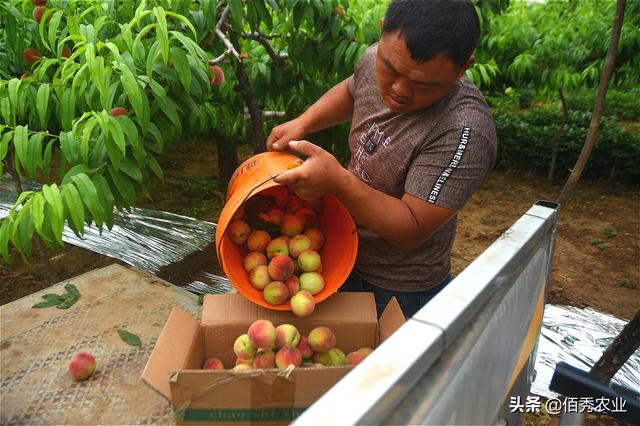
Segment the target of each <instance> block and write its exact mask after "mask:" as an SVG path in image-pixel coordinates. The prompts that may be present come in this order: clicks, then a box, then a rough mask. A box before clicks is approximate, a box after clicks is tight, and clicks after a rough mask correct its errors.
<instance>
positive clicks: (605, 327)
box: [531, 304, 640, 398]
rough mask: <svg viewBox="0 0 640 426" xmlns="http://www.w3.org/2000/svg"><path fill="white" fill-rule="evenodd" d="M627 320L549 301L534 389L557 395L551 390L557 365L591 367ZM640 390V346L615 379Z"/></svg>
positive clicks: (532, 391) (537, 391)
mask: <svg viewBox="0 0 640 426" xmlns="http://www.w3.org/2000/svg"><path fill="white" fill-rule="evenodd" d="M625 324H626V321H623V320H620V319H618V318H616V317H613V316H611V315H607V314H603V313H601V312H598V311H595V310H593V309H590V308H585V309H583V308H576V307H573V306H562V305H552V304H547V305H546V306H545V310H544V318H543V320H542V331H541V334H540V341H539V342H538V352H537V355H536V365H535V369H536V378H535V381H534V382H533V383H532V385H531V393H532V394H535V395H540V396H544V397H547V398H553V397H557V396H558V395H557V394H556V393H555V392H552V391H550V390H549V384H550V383H551V377H552V376H553V371H554V369H555V366H556V364H557V363H558V362H560V361H565V362H567V363H569V364H571V365H573V366H575V367H577V368H580V369H582V370H585V371H588V370H589V369H590V368H591V366H592V365H593V364H595V362H596V361H597V360H598V359H600V356H601V355H602V353H603V352H604V351H605V349H606V348H607V347H608V346H609V344H611V342H612V341H613V339H614V338H615V337H616V336H617V335H618V334H619V333H620V331H621V330H622V328H623V327H624V326H625ZM612 381H613V382H614V383H617V384H619V385H622V386H626V387H628V388H630V389H632V390H635V391H636V392H640V349H639V350H637V351H636V352H635V353H634V354H633V355H632V356H631V357H630V358H629V360H628V361H627V362H626V363H625V365H624V366H623V367H622V368H621V369H620V370H619V371H618V372H617V373H616V375H615V376H614V378H613V380H612Z"/></svg>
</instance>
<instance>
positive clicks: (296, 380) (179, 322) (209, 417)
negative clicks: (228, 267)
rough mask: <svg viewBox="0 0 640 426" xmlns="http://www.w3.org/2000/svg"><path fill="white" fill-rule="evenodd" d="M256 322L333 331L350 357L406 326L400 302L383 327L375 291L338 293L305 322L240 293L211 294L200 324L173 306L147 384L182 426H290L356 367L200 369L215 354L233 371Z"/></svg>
mask: <svg viewBox="0 0 640 426" xmlns="http://www.w3.org/2000/svg"><path fill="white" fill-rule="evenodd" d="M258 319H268V320H270V321H271V322H273V324H274V325H276V326H277V325H279V324H284V323H288V324H294V325H295V326H296V327H297V328H298V330H299V331H300V333H301V334H303V335H307V334H308V333H309V332H310V331H311V330H312V329H313V328H314V327H318V326H327V327H329V328H331V329H332V330H333V332H334V334H335V335H336V347H338V348H340V349H341V350H343V351H344V352H345V354H347V353H349V352H351V351H355V350H357V349H359V348H361V347H365V346H368V347H373V348H375V347H376V346H378V344H379V343H380V342H382V341H384V339H386V338H387V337H388V336H389V335H390V334H391V333H393V332H394V331H395V330H396V329H397V328H398V327H400V326H401V325H402V324H403V323H404V317H403V315H402V311H401V310H400V306H399V305H398V302H397V301H396V300H395V299H392V300H391V302H390V303H389V305H388V306H387V308H386V309H385V311H384V313H383V314H382V316H381V318H380V321H379V322H378V320H377V318H376V308H375V302H374V298H373V294H372V293H336V294H335V295H333V296H332V297H331V298H329V299H327V300H326V301H324V302H322V303H320V304H318V305H317V306H316V310H315V312H314V313H313V315H311V316H310V317H306V318H300V317H297V316H295V315H293V314H292V313H291V312H289V311H276V310H271V309H265V308H262V307H260V306H258V305H255V304H253V303H251V302H250V301H248V300H246V299H245V298H244V297H242V296H241V295H239V294H224V295H207V296H206V297H205V298H204V305H203V307H202V319H201V321H197V320H196V319H194V318H193V317H191V315H189V314H188V313H186V312H184V311H183V310H182V309H180V308H174V309H173V311H172V312H171V314H170V316H169V319H168V320H167V322H166V324H165V326H164V328H163V330H162V332H161V334H160V337H159V338H158V341H157V343H156V346H155V348H154V350H153V353H152V354H151V357H150V358H149V360H148V361H147V365H146V367H145V369H144V372H143V374H142V378H143V380H144V381H145V382H146V383H147V384H149V385H150V386H151V387H153V388H154V389H156V390H157V391H158V392H160V393H161V394H162V395H164V396H165V397H166V398H167V399H168V400H169V401H170V402H171V404H172V405H173V406H174V409H175V410H177V413H176V422H177V423H178V424H203V423H209V424H211V423H215V424H224V423H229V424H238V423H244V424H261V425H263V424H283V423H285V424H286V423H289V422H290V421H291V420H293V419H295V418H296V417H297V416H298V415H299V414H300V413H302V411H304V409H305V408H307V407H309V406H310V405H311V404H313V402H314V401H315V400H317V399H318V398H319V397H320V396H321V395H322V394H323V393H324V392H326V391H327V390H328V389H329V388H330V387H331V386H333V385H334V384H335V383H336V382H337V381H338V380H340V378H342V377H343V376H345V375H346V374H347V373H348V372H349V371H350V370H351V369H352V368H353V367H349V366H344V367H323V368H315V367H300V368H295V369H293V370H292V371H286V370H278V369H264V370H241V371H233V370H215V371H212V370H206V371H205V370H200V369H201V368H202V365H203V363H204V361H205V360H206V359H207V358H210V357H213V356H215V357H218V358H220V359H221V360H222V362H223V363H224V365H225V366H226V367H227V368H231V367H233V365H234V364H235V359H236V356H235V354H234V352H233V343H234V342H235V339H236V338H237V337H238V336H240V335H241V334H244V333H246V332H247V329H248V328H249V326H250V325H251V324H252V323H253V322H254V321H255V320H258Z"/></svg>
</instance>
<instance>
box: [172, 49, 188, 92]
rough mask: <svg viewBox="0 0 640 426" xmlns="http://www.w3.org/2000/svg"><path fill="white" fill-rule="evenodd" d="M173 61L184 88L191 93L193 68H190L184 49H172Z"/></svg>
mask: <svg viewBox="0 0 640 426" xmlns="http://www.w3.org/2000/svg"><path fill="white" fill-rule="evenodd" d="M171 59H172V60H173V65H174V67H175V68H176V72H177V73H178V78H179V79H180V82H181V83H182V85H183V86H184V88H185V89H186V90H187V91H189V90H190V89H191V67H190V66H189V59H187V55H186V54H185V53H184V52H183V51H182V49H178V48H177V47H172V48H171Z"/></svg>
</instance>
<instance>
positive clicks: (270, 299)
mask: <svg viewBox="0 0 640 426" xmlns="http://www.w3.org/2000/svg"><path fill="white" fill-rule="evenodd" d="M262 294H263V296H264V300H265V301H266V302H267V303H268V304H270V305H279V304H281V303H284V302H285V301H286V300H287V298H288V297H289V290H288V289H287V286H286V285H284V283H283V282H282V281H272V282H270V283H269V284H267V286H266V287H265V288H264V290H262Z"/></svg>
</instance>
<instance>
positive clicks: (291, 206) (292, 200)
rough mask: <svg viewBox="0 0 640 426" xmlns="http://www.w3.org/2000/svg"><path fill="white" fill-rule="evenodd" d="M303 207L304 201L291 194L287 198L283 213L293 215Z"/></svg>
mask: <svg viewBox="0 0 640 426" xmlns="http://www.w3.org/2000/svg"><path fill="white" fill-rule="evenodd" d="M303 206H304V200H303V199H302V198H300V197H298V196H297V195H296V194H291V195H290V196H289V200H288V201H287V206H286V207H285V211H286V212H287V213H289V214H293V213H295V212H297V211H298V210H300V209H301V208H302V207H303ZM298 233H299V232H298Z"/></svg>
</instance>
